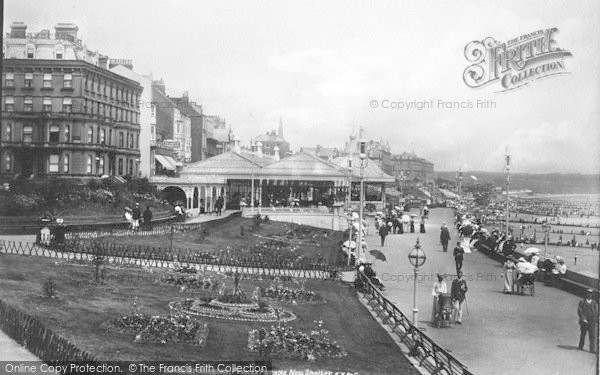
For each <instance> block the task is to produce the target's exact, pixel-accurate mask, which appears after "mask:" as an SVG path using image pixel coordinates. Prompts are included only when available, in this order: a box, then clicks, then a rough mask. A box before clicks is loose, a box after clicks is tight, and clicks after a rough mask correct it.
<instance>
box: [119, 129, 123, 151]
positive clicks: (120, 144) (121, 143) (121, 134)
mask: <svg viewBox="0 0 600 375" xmlns="http://www.w3.org/2000/svg"><path fill="white" fill-rule="evenodd" d="M119 147H120V148H123V132H119Z"/></svg>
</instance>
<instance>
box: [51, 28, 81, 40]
mask: <svg viewBox="0 0 600 375" xmlns="http://www.w3.org/2000/svg"><path fill="white" fill-rule="evenodd" d="M77 31H79V28H78V27H77V25H75V24H74V23H58V24H57V25H56V26H54V38H55V39H58V40H69V41H71V42H73V43H76V42H77Z"/></svg>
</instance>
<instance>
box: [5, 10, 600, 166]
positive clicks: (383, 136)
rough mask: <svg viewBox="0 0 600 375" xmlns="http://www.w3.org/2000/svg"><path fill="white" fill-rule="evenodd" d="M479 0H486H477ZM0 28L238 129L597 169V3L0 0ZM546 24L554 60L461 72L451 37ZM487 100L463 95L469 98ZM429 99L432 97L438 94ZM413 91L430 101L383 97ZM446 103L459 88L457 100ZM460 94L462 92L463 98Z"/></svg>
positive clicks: (456, 159)
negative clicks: (70, 33)
mask: <svg viewBox="0 0 600 375" xmlns="http://www.w3.org/2000/svg"><path fill="white" fill-rule="evenodd" d="M483 4H485V5H483ZM4 7H5V8H4V30H5V32H7V31H9V30H10V28H9V25H10V23H11V22H13V21H22V22H25V23H26V24H27V25H28V31H30V32H36V31H39V30H41V29H50V30H51V31H53V28H54V26H55V25H56V23H59V22H73V23H75V24H77V25H78V27H79V37H80V38H81V39H82V40H83V42H84V43H85V44H86V45H87V46H88V48H91V49H93V50H98V51H99V52H100V53H102V54H105V55H108V56H109V57H110V58H129V59H132V60H133V64H134V70H135V71H137V72H138V73H142V74H150V73H151V74H152V76H153V77H154V79H161V78H162V79H163V80H164V82H165V84H166V88H167V93H168V94H170V95H172V96H180V95H181V94H182V93H183V92H184V91H188V93H189V96H190V98H191V100H194V101H195V102H197V103H198V104H201V105H202V106H203V109H204V112H205V113H207V114H211V115H219V116H221V117H223V118H225V119H226V121H227V123H228V125H230V126H231V127H232V129H233V131H234V132H235V134H236V135H238V136H239V137H240V139H241V141H242V144H248V143H249V141H250V139H251V138H252V137H255V136H257V135H260V134H263V133H265V132H267V131H270V130H276V129H277V127H278V123H279V119H280V118H282V121H283V125H284V135H285V137H286V139H287V140H288V141H289V142H290V143H291V147H292V150H294V151H298V150H299V149H300V147H303V146H304V147H315V146H316V145H317V144H319V145H321V146H324V147H335V146H338V147H339V146H343V144H344V142H346V141H347V140H348V137H349V136H350V134H358V131H359V128H361V127H362V128H363V129H364V133H363V135H364V138H367V139H373V140H383V141H384V142H389V144H390V146H391V151H392V153H401V152H404V151H414V152H415V153H416V154H417V155H419V156H421V157H424V158H426V159H428V160H430V161H432V162H433V163H434V164H435V169H436V170H446V171H450V170H458V169H459V168H461V169H462V170H483V171H502V168H503V165H504V154H505V152H506V149H507V146H508V149H509V152H510V154H511V155H512V170H513V171H514V172H517V173H518V172H524V173H548V172H560V173H571V172H575V173H600V156H599V155H600V142H599V141H600V127H599V124H600V104H599V103H600V74H599V73H600V50H599V47H600V2H599V1H597V0H590V1H579V0H578V1H556V0H550V1H548V0H544V1H541V0H540V1H538V0H536V1H523V0H519V1H513V0H503V1H495V2H491V1H490V2H485V3H482V2H481V1H478V0H472V1H452V2H448V1H441V0H440V1H427V0H424V1H423V0H419V1H417V0H415V1H356V0H350V1H349V0H344V1H327V2H323V1H311V0H308V1H287V0H274V1H252V2H247V1H210V2H209V1H198V0H186V1H183V0H171V1H166V0H160V1H158V0H140V1H138V0H135V1H130V0H126V1H124V0H118V1H115V0H103V1H80V0H55V1H52V2H50V1H44V2H42V1H32V0H28V1H23V0H6V1H4ZM553 27H555V28H557V29H558V32H556V33H555V34H554V40H555V42H556V45H557V46H558V47H560V48H562V49H565V50H568V51H569V52H571V53H572V57H567V58H565V59H564V66H565V69H564V71H566V72H568V74H561V75H555V76H551V77H547V78H544V79H541V80H537V81H534V82H532V83H530V84H528V85H526V86H524V87H521V88H519V89H515V90H510V91H505V92H498V91H500V89H501V86H500V85H499V84H498V83H494V84H490V85H487V86H484V87H480V88H476V89H474V88H471V87H468V86H467V85H466V84H465V82H464V80H463V72H464V71H465V69H466V68H467V67H468V66H469V65H470V64H471V63H469V61H467V59H466V58H465V55H464V51H465V46H466V45H467V44H469V43H470V42H471V41H481V40H483V39H485V38H487V37H493V38H495V39H496V40H498V41H499V42H507V41H509V40H511V39H514V38H516V37H519V36H521V35H524V34H528V33H531V32H534V31H536V30H540V29H544V30H545V29H548V28H553ZM478 100H479V101H482V103H484V102H485V103H492V104H491V105H490V106H489V108H477V101H478ZM440 101H441V102H440ZM400 102H428V103H433V105H430V108H423V109H421V110H417V109H416V108H411V109H408V110H407V109H405V108H402V109H396V108H390V107H391V106H392V104H391V103H400ZM446 102H459V104H461V103H462V104H463V105H465V103H471V105H472V106H473V107H472V108H461V107H460V106H457V105H455V104H453V105H451V106H450V108H448V105H446V104H445V103H446ZM466 105H468V104H466Z"/></svg>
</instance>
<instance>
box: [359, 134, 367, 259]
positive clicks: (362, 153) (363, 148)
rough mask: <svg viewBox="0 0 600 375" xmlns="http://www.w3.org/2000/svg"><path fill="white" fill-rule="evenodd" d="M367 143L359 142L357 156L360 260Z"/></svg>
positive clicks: (362, 140)
mask: <svg viewBox="0 0 600 375" xmlns="http://www.w3.org/2000/svg"><path fill="white" fill-rule="evenodd" d="M366 146H367V142H366V141H365V140H364V139H361V140H359V147H360V151H359V155H358V157H359V158H360V199H359V202H360V203H359V208H358V243H357V244H356V257H357V259H360V252H361V251H362V241H363V229H364V226H363V211H364V207H363V206H364V205H365V203H364V199H365V197H364V179H365V167H366V166H367V163H368V158H367V153H366V152H367V150H366Z"/></svg>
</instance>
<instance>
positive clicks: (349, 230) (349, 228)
mask: <svg viewBox="0 0 600 375" xmlns="http://www.w3.org/2000/svg"><path fill="white" fill-rule="evenodd" d="M347 220H348V265H350V257H351V256H352V224H353V223H354V218H353V217H352V215H351V214H348V219H347ZM355 244H356V243H355ZM354 248H355V249H356V246H355V247H354Z"/></svg>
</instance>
